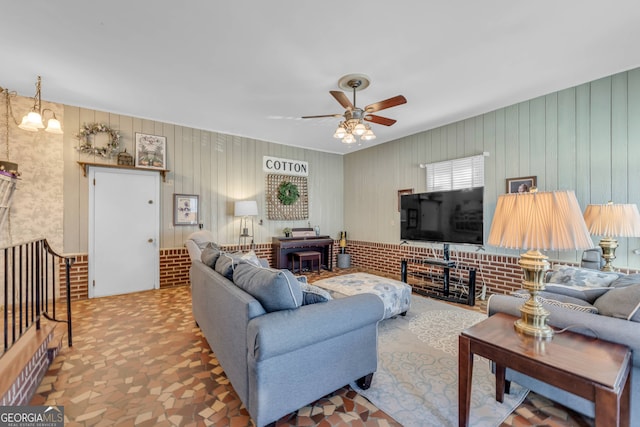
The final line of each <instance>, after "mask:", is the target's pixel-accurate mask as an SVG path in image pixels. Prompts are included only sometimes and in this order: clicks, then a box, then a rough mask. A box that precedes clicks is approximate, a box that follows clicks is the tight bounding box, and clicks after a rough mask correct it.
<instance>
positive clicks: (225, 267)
mask: <svg viewBox="0 0 640 427" xmlns="http://www.w3.org/2000/svg"><path fill="white" fill-rule="evenodd" d="M241 258H242V252H234V253H228V252H223V253H221V254H220V257H218V260H217V261H216V271H217V272H218V273H220V274H222V275H223V276H224V277H226V278H227V279H229V280H233V271H234V269H235V267H236V265H238V264H239V263H240V259H241Z"/></svg>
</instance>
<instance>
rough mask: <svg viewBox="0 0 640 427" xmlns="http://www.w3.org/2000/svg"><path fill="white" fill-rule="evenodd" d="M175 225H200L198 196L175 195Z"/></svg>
mask: <svg viewBox="0 0 640 427" xmlns="http://www.w3.org/2000/svg"><path fill="white" fill-rule="evenodd" d="M173 225H198V196H197V195H195V194H174V195H173Z"/></svg>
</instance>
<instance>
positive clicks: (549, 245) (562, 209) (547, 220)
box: [487, 191, 593, 251]
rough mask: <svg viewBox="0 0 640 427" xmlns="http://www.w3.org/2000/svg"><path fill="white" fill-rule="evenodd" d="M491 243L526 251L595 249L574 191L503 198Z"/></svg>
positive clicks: (492, 226)
mask: <svg viewBox="0 0 640 427" xmlns="http://www.w3.org/2000/svg"><path fill="white" fill-rule="evenodd" d="M487 243H488V244H489V245H491V246H499V247H502V248H508V249H526V250H529V249H534V250H558V251H568V250H578V249H588V248H592V247H593V241H592V240H591V236H590V235H589V231H588V230H587V226H586V224H585V222H584V219H583V217H582V212H581V210H580V206H579V205H578V201H577V199H576V196H575V194H574V192H573V191H551V192H540V193H538V192H533V193H515V194H503V195H501V196H500V197H498V203H497V205H496V211H495V214H494V216H493V221H492V223H491V231H490V232H489V240H488V241H487Z"/></svg>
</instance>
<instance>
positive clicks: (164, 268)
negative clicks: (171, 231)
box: [160, 248, 191, 289]
mask: <svg viewBox="0 0 640 427" xmlns="http://www.w3.org/2000/svg"><path fill="white" fill-rule="evenodd" d="M190 266H191V258H189V253H188V252H187V248H177V249H160V288H161V289H162V288H170V287H172V286H179V285H188V284H189V267H190Z"/></svg>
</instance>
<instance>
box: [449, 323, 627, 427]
mask: <svg viewBox="0 0 640 427" xmlns="http://www.w3.org/2000/svg"><path fill="white" fill-rule="evenodd" d="M516 319H517V318H516V317H513V316H509V315H507V314H504V313H498V314H495V315H493V316H491V317H489V318H488V319H487V320H484V321H482V322H480V323H478V324H476V325H474V326H472V327H470V328H468V329H466V330H464V331H462V333H461V334H460V337H459V354H458V404H459V413H458V414H459V419H458V425H459V426H460V427H467V426H468V425H469V408H470V404H471V378H472V373H473V355H474V354H477V355H478V356H482V357H484V358H487V359H489V360H493V361H494V362H495V363H496V400H497V401H499V402H502V401H503V398H504V390H505V369H506V368H511V369H513V370H516V371H518V372H522V373H524V374H526V375H529V376H530V377H533V378H536V379H538V380H540V381H543V382H546V383H548V384H551V385H553V386H556V387H558V388H560V389H562V390H566V391H568V392H571V393H573V394H575V395H577V396H580V397H583V398H585V399H587V400H590V401H592V402H594V403H595V414H596V417H595V422H596V427H613V426H626V427H628V426H629V422H630V419H629V416H630V414H629V412H630V404H631V350H630V349H629V348H628V347H626V346H624V345H620V344H615V343H611V342H608V341H603V340H600V339H596V338H591V337H588V336H585V335H581V334H577V333H575V332H563V333H561V334H557V335H554V337H553V339H551V340H548V341H545V340H538V339H535V338H533V337H530V336H525V335H521V334H519V333H518V332H516V331H515V329H514V327H513V323H514V322H515V321H516Z"/></svg>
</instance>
